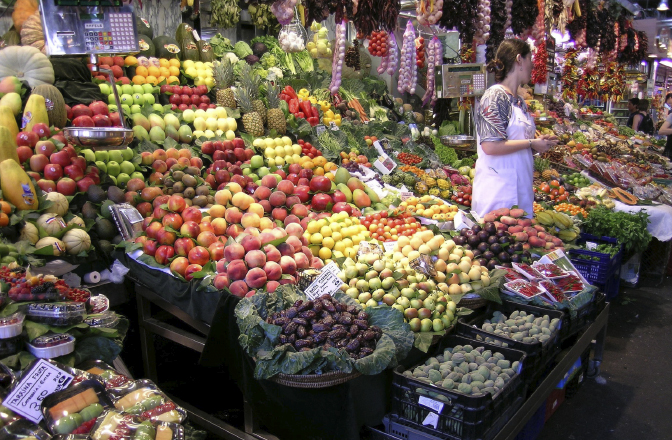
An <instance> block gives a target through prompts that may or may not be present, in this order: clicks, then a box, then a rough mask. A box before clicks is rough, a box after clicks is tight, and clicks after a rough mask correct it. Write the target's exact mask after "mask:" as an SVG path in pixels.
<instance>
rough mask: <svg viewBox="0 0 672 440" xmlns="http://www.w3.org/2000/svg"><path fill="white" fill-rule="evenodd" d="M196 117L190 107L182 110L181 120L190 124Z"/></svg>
mask: <svg viewBox="0 0 672 440" xmlns="http://www.w3.org/2000/svg"><path fill="white" fill-rule="evenodd" d="M194 119H196V113H194V111H193V110H192V109H190V108H188V109H186V110H185V111H183V112H182V120H183V121H184V122H186V123H187V124H191V123H192V122H194Z"/></svg>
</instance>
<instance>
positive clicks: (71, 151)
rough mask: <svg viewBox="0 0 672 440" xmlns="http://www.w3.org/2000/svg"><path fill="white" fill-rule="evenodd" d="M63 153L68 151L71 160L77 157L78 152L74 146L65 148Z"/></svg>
mask: <svg viewBox="0 0 672 440" xmlns="http://www.w3.org/2000/svg"><path fill="white" fill-rule="evenodd" d="M61 151H66V152H67V153H68V156H70V159H72V158H74V157H77V150H75V147H73V146H72V145H68V146H67V147H63V148H62V149H61Z"/></svg>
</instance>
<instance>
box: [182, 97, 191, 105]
mask: <svg viewBox="0 0 672 440" xmlns="http://www.w3.org/2000/svg"><path fill="white" fill-rule="evenodd" d="M180 99H181V100H182V104H186V105H191V96H189V95H182V96H180Z"/></svg>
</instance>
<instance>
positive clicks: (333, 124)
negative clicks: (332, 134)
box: [329, 121, 341, 131]
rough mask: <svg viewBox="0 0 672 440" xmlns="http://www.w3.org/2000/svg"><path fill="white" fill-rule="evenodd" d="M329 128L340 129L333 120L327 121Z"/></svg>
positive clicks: (332, 129)
mask: <svg viewBox="0 0 672 440" xmlns="http://www.w3.org/2000/svg"><path fill="white" fill-rule="evenodd" d="M329 128H330V129H331V131H340V130H341V129H340V128H338V125H336V123H335V122H334V121H331V122H330V123H329Z"/></svg>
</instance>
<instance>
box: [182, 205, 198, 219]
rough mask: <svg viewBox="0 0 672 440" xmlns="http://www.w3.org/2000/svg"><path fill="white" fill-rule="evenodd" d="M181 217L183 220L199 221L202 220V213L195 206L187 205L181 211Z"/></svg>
mask: <svg viewBox="0 0 672 440" xmlns="http://www.w3.org/2000/svg"><path fill="white" fill-rule="evenodd" d="M182 218H183V219H184V221H185V222H189V221H192V222H196V223H200V222H201V220H203V213H202V212H201V210H200V209H198V207H196V206H189V207H187V208H185V209H184V211H182Z"/></svg>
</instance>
